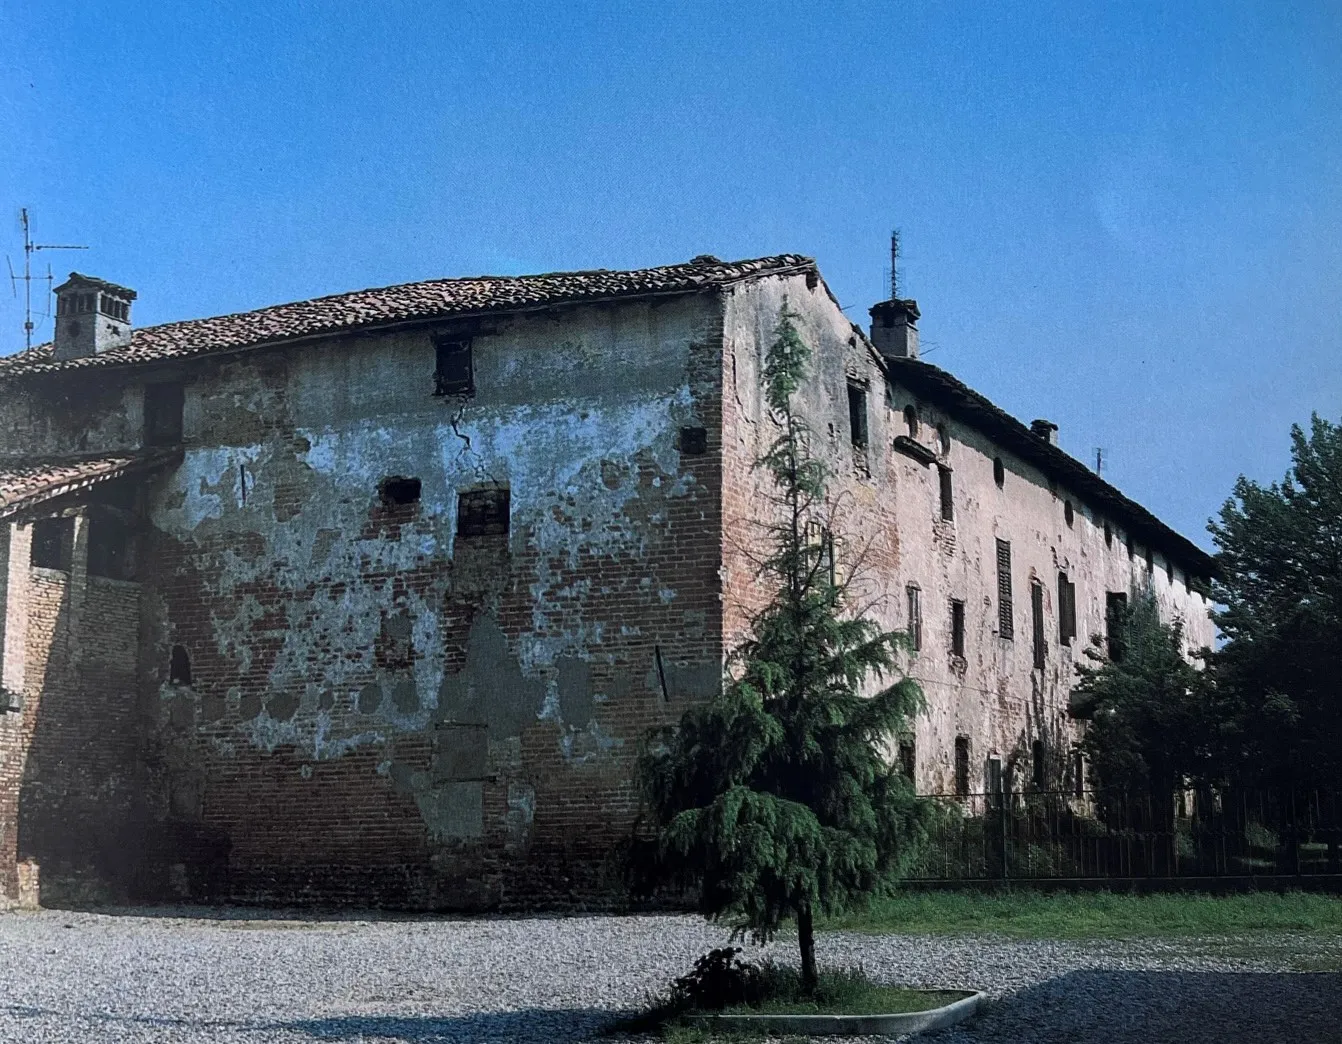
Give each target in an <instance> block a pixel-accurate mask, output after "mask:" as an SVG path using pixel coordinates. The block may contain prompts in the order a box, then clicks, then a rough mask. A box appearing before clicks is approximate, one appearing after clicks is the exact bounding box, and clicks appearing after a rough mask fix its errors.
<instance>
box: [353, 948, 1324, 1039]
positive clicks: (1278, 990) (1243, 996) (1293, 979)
mask: <svg viewBox="0 0 1342 1044" xmlns="http://www.w3.org/2000/svg"><path fill="white" fill-rule="evenodd" d="M1208 956H1209V958H1211V959H1216V954H1215V951H1214V950H1210V949H1209V951H1208ZM966 985H968V984H966ZM973 985H975V986H979V987H982V986H985V985H990V984H986V983H973ZM337 1039H338V1038H337ZM924 1039H926V1040H927V1041H929V1042H931V1041H952V1040H954V1041H957V1042H960V1041H974V1040H983V1041H989V1040H992V1041H998V1040H1000V1041H1008V1040H1009V1041H1027V1040H1028V1041H1031V1042H1033V1044H1077V1042H1090V1041H1094V1042H1103V1044H1155V1042H1158V1041H1216V1042H1217V1044H1261V1042H1263V1041H1287V1040H1289V1041H1298V1042H1300V1044H1326V1042H1332V1044H1336V1042H1338V1041H1342V974H1339V973H1332V972H1329V973H1314V974H1308V973H1280V972H1175V971H1168V972H1166V971H1101V970H1095V971H1076V972H1071V973H1069V974H1067V975H1062V976H1059V977H1058V978H1056V979H1050V980H1049V981H1047V982H1045V983H1041V984H1040V985H1038V986H1034V987H1031V988H1030V989H1027V990H1023V991H1021V992H1020V993H1017V994H1014V995H1012V996H1010V997H1008V998H1006V999H1004V1000H1001V1001H998V1002H996V1003H994V1004H993V1005H992V1006H990V1007H989V1008H988V1009H987V1010H986V1011H985V1013H984V1014H982V1015H980V1016H979V1017H978V1018H977V1019H976V1020H975V1021H973V1022H971V1023H967V1024H965V1025H964V1026H961V1027H957V1028H955V1029H952V1030H946V1031H942V1032H940V1033H930V1034H927V1035H926V1037H925V1038H924Z"/></svg>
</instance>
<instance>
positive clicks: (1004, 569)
mask: <svg viewBox="0 0 1342 1044" xmlns="http://www.w3.org/2000/svg"><path fill="white" fill-rule="evenodd" d="M997 634H998V637H1000V638H1006V639H1011V638H1014V637H1015V636H1016V628H1015V624H1014V622H1013V617H1012V604H1011V541H1009V540H999V541H997Z"/></svg>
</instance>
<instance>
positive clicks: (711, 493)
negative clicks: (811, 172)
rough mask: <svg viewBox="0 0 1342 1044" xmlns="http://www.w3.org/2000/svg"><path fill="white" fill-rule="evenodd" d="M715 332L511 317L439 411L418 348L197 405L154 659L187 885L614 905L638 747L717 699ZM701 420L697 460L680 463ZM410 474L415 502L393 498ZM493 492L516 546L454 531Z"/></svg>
mask: <svg viewBox="0 0 1342 1044" xmlns="http://www.w3.org/2000/svg"><path fill="white" fill-rule="evenodd" d="M720 323H721V313H720V310H719V306H718V304H717V302H716V299H715V298H713V297H711V296H703V297H692V298H676V299H665V300H661V301H642V302H635V303H627V304H623V305H618V306H587V307H583V308H579V309H569V310H565V311H556V312H551V313H544V314H535V315H522V316H514V317H508V318H502V319H499V320H497V321H495V322H494V323H493V324H492V325H491V326H490V327H489V328H488V329H484V330H478V331H477V332H476V335H475V337H474V340H473V352H474V372H475V388H476V391H475V395H474V397H472V398H469V399H456V398H435V397H434V396H433V395H432V391H433V382H432V374H433V369H434V351H433V346H432V341H431V334H432V333H433V332H434V331H432V330H427V329H420V330H416V331H410V332H398V333H386V334H379V335H368V336H361V337H354V338H344V339H332V340H329V341H324V342H321V343H316V344H312V345H309V346H305V347H302V348H295V349H290V350H289V351H287V352H285V353H271V354H261V353H253V354H250V355H246V356H239V357H236V358H234V359H232V360H229V361H225V362H223V363H221V364H220V365H218V366H216V367H215V368H214V369H213V370H212V371H210V372H208V373H207V374H206V375H205V376H203V377H201V378H199V379H197V380H194V381H193V382H192V383H190V384H189V385H188V387H187V393H186V408H185V420H186V443H187V444H186V452H185V458H184V461H183V463H182V465H181V467H180V468H179V469H177V471H176V472H175V473H173V474H171V475H170V476H168V477H167V478H166V479H164V480H162V481H161V482H160V484H159V486H158V487H157V488H156V489H155V491H154V492H153V494H152V496H151V498H150V500H151V503H150V517H151V519H152V523H153V533H152V545H151V547H150V548H149V549H148V550H147V554H146V556H145V557H146V559H147V561H148V562H149V563H150V569H151V570H152V573H153V575H152V577H150V578H147V580H146V589H147V590H152V591H153V592H154V593H153V594H152V595H147V596H146V597H147V600H148V604H147V611H146V624H145V634H144V648H143V655H144V658H145V663H146V665H148V669H147V670H146V678H147V680H146V686H147V688H146V698H147V699H148V700H150V701H151V702H152V703H155V704H156V705H157V708H158V710H157V718H158V721H159V740H158V744H159V747H160V752H159V754H158V755H157V758H158V761H159V762H160V763H161V769H159V770H158V771H157V774H156V783H155V785H156V786H157V787H158V788H159V790H160V792H161V794H162V801H163V803H164V806H165V807H166V808H167V809H168V810H169V811H170V813H171V817H172V821H173V822H174V823H175V824H177V826H176V829H178V830H179V832H180V834H181V836H182V837H184V838H187V839H188V840H187V841H185V842H184V849H185V850H186V854H184V855H183V856H182V857H181V858H182V863H183V864H184V865H183V866H182V867H181V868H179V870H178V871H177V872H176V874H177V876H176V879H177V880H178V882H179V884H181V886H182V887H185V888H190V887H193V886H194V884H193V883H195V882H209V883H210V884H211V886H212V887H223V888H226V889H228V890H229V892H230V893H231V894H233V895H235V896H239V897H247V898H286V899H289V898H295V897H303V896H307V897H312V898H326V899H352V900H354V901H360V902H365V903H366V902H370V901H383V902H390V903H396V902H404V903H408V904H413V905H487V904H493V903H500V902H502V903H509V902H522V901H531V900H535V899H538V898H543V897H545V896H549V897H550V898H552V899H555V898H558V899H562V898H564V897H565V896H566V895H577V894H579V893H581V892H583V891H584V890H587V891H590V890H591V889H592V888H594V887H595V880H594V874H595V873H596V869H595V868H596V865H597V864H598V863H599V862H600V859H601V858H602V857H603V856H604V854H605V853H606V852H608V851H609V849H610V848H611V846H612V845H613V844H615V843H616V842H618V841H619V840H621V839H622V838H623V837H624V836H626V835H627V831H628V827H629V823H630V821H631V818H632V816H633V814H634V810H635V804H636V801H635V795H634V793H633V784H632V761H633V757H634V755H635V753H636V745H637V741H638V739H639V737H640V736H641V735H642V734H643V733H644V731H645V730H646V728H647V727H648V726H649V725H651V724H653V723H654V722H657V721H660V720H663V719H665V718H667V717H669V716H672V715H678V714H679V713H680V710H681V709H682V708H683V705H684V703H685V701H686V700H687V699H691V698H696V697H702V696H704V695H707V694H709V693H710V692H711V691H712V690H713V688H714V687H715V686H716V684H717V681H718V676H719V664H720V662H721V640H720V632H719V626H718V619H717V607H718V604H719V602H718V596H719V591H718V583H717V568H718V562H717V555H718V538H717V531H718V512H719V508H718V498H717V492H716V491H717V488H718V484H719V479H718V468H719V457H718V449H717V447H718V438H717V431H716V417H717V413H718V396H719V384H718V378H719V361H718V360H719V352H720V347H719V338H720ZM687 426H693V427H704V428H708V429H709V452H708V453H706V454H702V455H689V454H682V453H681V452H680V450H679V442H678V440H679V432H680V429H681V428H682V427H687ZM391 476H407V477H415V478H418V479H419V480H420V482H421V484H422V487H421V489H422V493H421V499H420V501H419V503H418V504H413V505H404V506H391V507H388V506H386V505H383V504H382V503H381V502H380V500H379V496H378V484H379V482H380V481H381V480H382V479H384V478H387V477H391ZM492 483H499V484H503V485H506V486H507V487H508V489H509V490H510V496H511V528H510V532H509V534H508V535H507V536H497V537H490V536H477V537H469V538H464V537H458V536H457V535H456V528H457V494H458V492H459V491H460V490H462V489H467V488H472V487H478V486H480V485H482V484H483V485H488V484H492ZM175 645H180V646H182V647H183V648H184V649H186V650H187V651H188V653H189V655H190V659H191V668H192V678H191V684H190V685H173V684H171V683H170V681H169V678H168V664H169V660H170V651H171V649H172V647H173V646H175ZM659 657H660V661H661V670H660V671H659V670H658V659H659ZM663 679H664V686H665V695H664V693H663V688H664V686H663ZM193 860H194V861H195V863H212V864H213V865H212V866H205V865H195V863H193ZM225 865H226V878H227V880H226V881H224V880H223V876H222V875H225Z"/></svg>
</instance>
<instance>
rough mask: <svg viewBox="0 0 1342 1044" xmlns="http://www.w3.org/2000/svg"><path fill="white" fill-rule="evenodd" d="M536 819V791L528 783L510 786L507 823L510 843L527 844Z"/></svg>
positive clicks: (510, 784) (511, 784)
mask: <svg viewBox="0 0 1342 1044" xmlns="http://www.w3.org/2000/svg"><path fill="white" fill-rule="evenodd" d="M535 818H536V791H535V788H533V787H532V786H531V785H529V784H527V783H509V784H508V812H507V816H506V819H505V823H506V826H507V830H508V843H509V844H512V845H521V844H525V843H526V841H527V838H528V836H529V835H530V834H531V824H532V822H533V821H534V820H535Z"/></svg>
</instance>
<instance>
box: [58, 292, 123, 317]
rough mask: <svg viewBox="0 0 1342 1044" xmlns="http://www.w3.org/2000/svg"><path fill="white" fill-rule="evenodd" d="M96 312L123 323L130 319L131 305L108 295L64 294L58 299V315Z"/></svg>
mask: <svg viewBox="0 0 1342 1044" xmlns="http://www.w3.org/2000/svg"><path fill="white" fill-rule="evenodd" d="M94 310H97V311H99V312H102V314H103V315H110V316H111V317H112V318H113V319H120V320H121V321H122V322H127V321H129V319H130V304H129V303H128V302H126V301H122V300H121V299H120V298H117V297H112V296H110V295H108V294H94V293H88V294H62V295H61V296H60V297H58V298H57V299H56V314H57V315H85V314H87V313H89V312H92V311H94Z"/></svg>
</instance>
